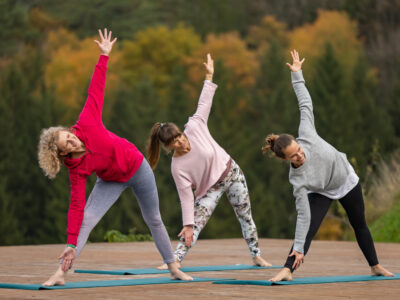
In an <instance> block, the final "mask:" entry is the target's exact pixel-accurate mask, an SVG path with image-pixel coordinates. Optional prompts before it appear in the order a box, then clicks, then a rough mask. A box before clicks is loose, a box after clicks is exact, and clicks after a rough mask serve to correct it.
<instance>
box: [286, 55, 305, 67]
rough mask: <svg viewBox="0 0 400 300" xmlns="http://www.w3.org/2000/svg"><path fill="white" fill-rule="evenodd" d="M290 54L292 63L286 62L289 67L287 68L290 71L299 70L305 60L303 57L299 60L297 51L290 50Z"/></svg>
mask: <svg viewBox="0 0 400 300" xmlns="http://www.w3.org/2000/svg"><path fill="white" fill-rule="evenodd" d="M290 54H291V55H292V59H293V63H292V64H289V63H286V65H287V66H288V67H289V69H290V70H291V71H292V72H297V71H300V70H301V65H302V64H303V62H304V61H305V58H303V59H302V60H300V58H299V52H297V51H296V50H293V51H290Z"/></svg>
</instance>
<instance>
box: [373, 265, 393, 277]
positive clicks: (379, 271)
mask: <svg viewBox="0 0 400 300" xmlns="http://www.w3.org/2000/svg"><path fill="white" fill-rule="evenodd" d="M371 273H372V275H373V276H387V277H393V276H394V274H393V273H391V272H389V271H388V270H386V269H385V268H384V267H382V266H381V265H380V264H377V265H375V266H372V267H371Z"/></svg>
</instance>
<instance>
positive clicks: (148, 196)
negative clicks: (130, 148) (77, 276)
mask: <svg viewBox="0 0 400 300" xmlns="http://www.w3.org/2000/svg"><path fill="white" fill-rule="evenodd" d="M127 187H130V188H132V190H133V193H134V194H135V195H136V198H137V200H138V202H139V206H140V210H141V211H142V215H143V219H144V221H145V222H146V224H147V226H148V227H149V228H150V231H151V235H152V236H153V239H154V242H155V243H156V247H157V249H158V251H159V252H160V253H161V256H162V258H163V260H164V262H165V263H172V262H174V261H175V258H174V254H173V252H172V248H171V242H170V240H169V236H168V233H167V230H166V229H165V226H164V224H163V221H162V220H161V215H160V210H159V205H158V204H159V203H158V192H157V186H156V182H155V179H154V174H153V170H152V169H151V168H150V166H149V164H148V162H147V160H146V159H143V162H142V164H141V166H140V168H139V169H138V170H137V171H136V173H135V174H134V175H133V176H132V178H131V179H129V180H128V181H127V182H124V183H122V182H112V181H104V180H102V179H100V178H97V181H96V184H95V186H94V188H93V190H92V192H91V193H90V196H89V199H88V201H87V203H86V206H85V212H84V215H83V221H82V226H81V229H80V231H79V235H78V243H77V246H76V257H78V255H79V253H80V252H81V251H82V249H83V247H84V246H85V244H86V241H87V239H88V237H89V234H90V232H91V231H92V229H93V228H94V226H96V224H97V223H98V222H99V221H100V219H101V218H102V217H103V216H104V214H105V213H106V212H107V211H108V210H109V209H110V207H111V206H112V205H113V204H114V203H115V201H117V199H118V198H119V196H120V195H121V193H122V192H123V191H124V190H125V189H126V188H127Z"/></svg>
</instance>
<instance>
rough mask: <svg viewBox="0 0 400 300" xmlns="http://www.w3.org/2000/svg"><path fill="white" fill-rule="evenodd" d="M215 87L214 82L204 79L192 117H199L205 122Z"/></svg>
mask: <svg viewBox="0 0 400 300" xmlns="http://www.w3.org/2000/svg"><path fill="white" fill-rule="evenodd" d="M216 89H217V85H216V84H215V83H212V82H211V81H208V80H205V81H204V85H203V90H202V91H201V94H200V98H199V103H198V104H197V110H196V112H195V113H194V115H193V118H198V119H201V120H202V121H203V122H205V123H206V124H207V122H208V116H209V115H210V111H211V106H212V101H213V97H214V94H215V90H216Z"/></svg>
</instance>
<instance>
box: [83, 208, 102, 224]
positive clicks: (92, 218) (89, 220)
mask: <svg viewBox="0 0 400 300" xmlns="http://www.w3.org/2000/svg"><path fill="white" fill-rule="evenodd" d="M99 220H100V217H99V216H98V215H96V214H94V213H91V212H85V213H84V215H83V220H82V226H81V227H85V228H93V227H94V226H95V225H96V224H97V223H98V222H99Z"/></svg>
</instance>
